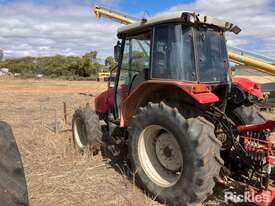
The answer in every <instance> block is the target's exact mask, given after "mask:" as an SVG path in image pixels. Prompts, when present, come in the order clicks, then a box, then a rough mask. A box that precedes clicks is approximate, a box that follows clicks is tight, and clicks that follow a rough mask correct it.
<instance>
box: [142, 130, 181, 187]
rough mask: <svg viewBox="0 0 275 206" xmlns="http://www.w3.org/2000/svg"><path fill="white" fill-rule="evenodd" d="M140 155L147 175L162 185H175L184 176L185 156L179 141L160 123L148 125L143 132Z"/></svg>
mask: <svg viewBox="0 0 275 206" xmlns="http://www.w3.org/2000/svg"><path fill="white" fill-rule="evenodd" d="M138 157H139V161H140V163H141V166H142V169H143V170H144V172H145V173H146V175H147V176H148V177H149V178H150V180H151V181H152V182H154V183H155V184H157V185H159V186H161V187H171V186H173V185H175V184H176V183H177V182H178V180H179V179H180V177H181V176H182V168H183V156H182V151H181V148H180V146H179V144H178V141H177V139H176V138H175V136H174V135H172V134H171V133H170V132H169V131H168V130H166V129H165V128H163V127H161V126H159V125H151V126H148V127H146V128H145V129H144V130H143V131H142V132H141V134H140V136H139V141H138Z"/></svg>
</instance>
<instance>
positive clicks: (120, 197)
mask: <svg viewBox="0 0 275 206" xmlns="http://www.w3.org/2000/svg"><path fill="white" fill-rule="evenodd" d="M82 85H83V87H82ZM105 85H106V84H105V83H96V82H67V81H50V80H47V81H44V80H43V81H34V80H9V79H8V80H7V79H6V80H0V95H1V99H0V119H1V120H4V121H7V122H9V123H10V124H11V125H12V127H13V131H14V134H15V136H16V139H17V143H18V146H19V150H20V151H21V154H22V158H23V162H24V166H25V173H26V177H27V183H28V190H29V199H30V203H31V205H32V206H36V205H39V206H46V205H47V206H55V205H58V206H62V205H64V206H65V205H66V206H68V205H77V206H84V205H85V206H86V205H87V206H88V205H96V206H101V205H102V206H103V205H122V206H124V205H125V206H128V205H140V206H142V205H148V206H150V205H151V206H152V205H159V204H158V203H156V202H154V201H152V200H151V199H149V198H147V197H146V196H145V195H144V193H142V192H141V191H140V190H139V189H137V188H136V187H135V186H133V185H132V184H131V182H130V181H129V180H128V179H127V178H126V177H125V176H123V175H120V174H119V173H117V172H116V171H115V170H114V169H113V168H112V167H110V165H109V164H108V162H106V161H103V160H102V158H101V156H96V157H91V156H89V155H87V154H85V155H80V154H79V153H78V152H77V151H76V150H75V149H74V147H73V145H72V143H71V131H70V125H67V124H65V123H64V118H63V102H67V105H68V119H69V121H70V120H71V115H72V113H73V111H74V108H77V107H79V106H80V105H85V104H86V102H91V101H92V100H91V97H87V96H83V95H79V94H77V92H88V93H96V92H99V91H100V90H102V89H103V88H105ZM56 88H60V89H59V90H56ZM87 88H88V89H87ZM11 91H12V92H11ZM72 91H73V93H71V92H72ZM55 111H57V115H56V116H57V120H58V126H59V130H61V132H59V133H58V134H55V133H54V132H53V131H51V130H50V129H53V128H54V126H55V120H54V119H55ZM46 127H48V128H50V129H47V128H46Z"/></svg>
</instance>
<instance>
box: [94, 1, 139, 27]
mask: <svg viewBox="0 0 275 206" xmlns="http://www.w3.org/2000/svg"><path fill="white" fill-rule="evenodd" d="M93 11H94V13H95V15H96V17H97V18H100V17H102V16H106V17H109V18H110V19H113V20H115V21H118V22H120V23H122V24H132V23H134V22H136V20H135V19H132V18H131V17H129V16H127V15H124V14H121V13H119V12H116V11H112V10H110V9H106V8H104V7H102V6H98V5H95V6H94V8H93Z"/></svg>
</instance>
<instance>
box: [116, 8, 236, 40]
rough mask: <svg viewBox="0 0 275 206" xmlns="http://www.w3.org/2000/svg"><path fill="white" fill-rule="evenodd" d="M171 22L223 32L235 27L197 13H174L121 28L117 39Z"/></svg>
mask: <svg viewBox="0 0 275 206" xmlns="http://www.w3.org/2000/svg"><path fill="white" fill-rule="evenodd" d="M172 22H182V23H191V24H192V23H193V24H194V23H199V24H205V25H211V26H216V27H219V28H220V29H222V30H223V31H232V29H233V28H235V27H236V26H234V25H233V24H232V23H230V22H227V21H223V20H220V19H217V18H214V17H211V16H206V15H200V14H198V13H194V12H190V11H175V12H167V13H164V14H161V15H158V16H155V17H150V18H148V19H142V20H140V21H137V22H135V23H132V24H129V25H126V26H123V27H121V28H119V29H118V37H120V36H122V35H124V34H129V33H136V32H139V31H142V30H144V29H146V28H148V27H151V26H154V25H158V24H162V23H172ZM237 28H238V29H239V31H238V32H237V33H239V32H240V31H241V30H240V28H239V27H237ZM233 32H234V31H233ZM234 33H235V32H234Z"/></svg>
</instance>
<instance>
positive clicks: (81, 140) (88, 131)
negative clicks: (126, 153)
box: [72, 105, 102, 154]
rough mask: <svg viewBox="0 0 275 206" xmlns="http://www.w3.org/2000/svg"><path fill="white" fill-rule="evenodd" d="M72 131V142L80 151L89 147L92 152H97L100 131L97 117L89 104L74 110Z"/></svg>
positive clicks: (100, 135)
mask: <svg viewBox="0 0 275 206" xmlns="http://www.w3.org/2000/svg"><path fill="white" fill-rule="evenodd" d="M72 131H73V140H74V144H75V146H76V147H77V148H78V149H79V150H80V151H84V150H85V149H86V148H90V149H92V152H93V153H94V154H97V153H98V150H99V143H100V139H101V137H102V131H101V126H100V122H99V118H98V116H97V114H96V113H95V112H94V111H93V110H92V109H91V107H90V106H89V105H87V106H86V107H84V108H79V109H77V110H76V111H75V113H74V115H73V120H72Z"/></svg>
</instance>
